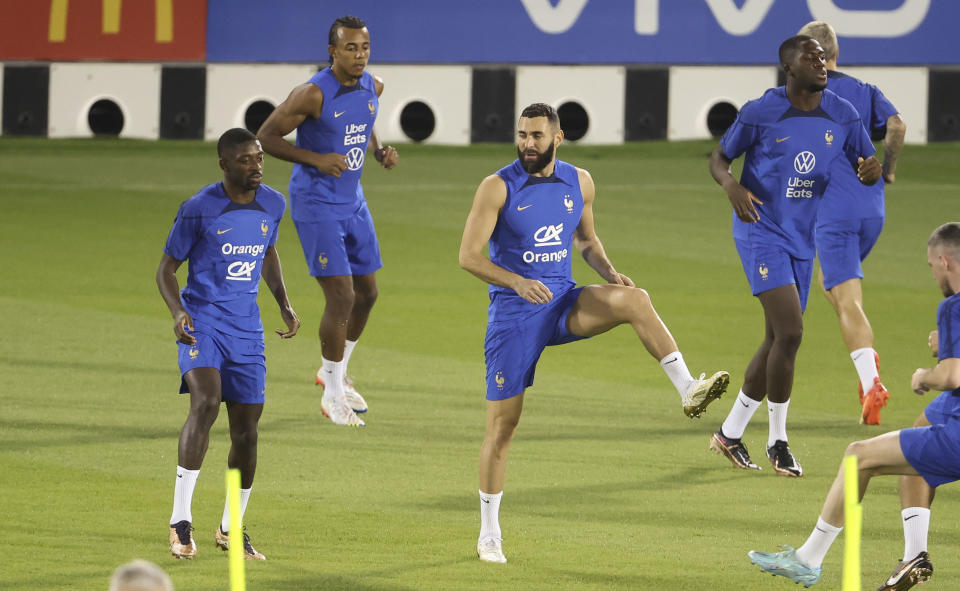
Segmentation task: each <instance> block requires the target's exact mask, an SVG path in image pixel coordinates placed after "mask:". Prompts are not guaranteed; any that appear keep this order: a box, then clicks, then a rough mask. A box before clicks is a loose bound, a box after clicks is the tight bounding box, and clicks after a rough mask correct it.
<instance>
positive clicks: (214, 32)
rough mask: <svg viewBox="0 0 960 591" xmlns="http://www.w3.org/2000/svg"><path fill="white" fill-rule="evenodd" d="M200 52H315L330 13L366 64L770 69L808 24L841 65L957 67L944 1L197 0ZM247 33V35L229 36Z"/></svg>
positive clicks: (298, 57) (214, 57)
mask: <svg viewBox="0 0 960 591" xmlns="http://www.w3.org/2000/svg"><path fill="white" fill-rule="evenodd" d="M208 6H209V13H208V24H207V59H208V60H209V61H223V62H244V61H268V62H313V63H321V62H325V61H326V59H327V33H328V30H329V27H330V24H331V23H332V22H333V20H334V19H335V18H337V17H339V16H343V15H347V14H352V15H355V16H359V17H361V18H363V19H364V20H365V21H366V22H367V24H368V27H369V29H370V32H371V38H372V49H373V54H372V59H373V61H374V62H394V63H521V64H523V63H531V64H533V63H539V64H551V63H556V64H583V63H592V64H606V63H610V64H766V65H771V64H775V63H776V61H777V48H778V47H779V45H780V43H781V42H782V41H783V40H784V39H786V38H787V37H790V36H791V35H794V34H796V32H797V30H798V29H799V28H800V27H801V26H803V25H804V24H805V23H807V22H808V21H811V20H824V21H827V22H829V23H830V24H832V25H833V26H834V27H835V28H836V30H837V33H838V35H839V37H840V46H841V62H842V63H843V64H847V65H853V64H951V63H960V49H958V46H957V45H956V44H955V43H952V42H951V40H952V38H953V37H954V36H955V32H954V30H955V28H956V23H958V22H960V2H958V1H956V0H484V1H482V2H467V1H464V0H406V1H402V0H394V1H391V2H384V1H383V0H350V1H343V0H323V1H316V0H276V1H274V2H263V1H262V0H208ZM251 29H252V30H254V31H255V35H253V36H251V35H245V34H242V33H241V32H244V31H250V30H251Z"/></svg>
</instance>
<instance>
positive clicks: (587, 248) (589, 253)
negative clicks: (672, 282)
mask: <svg viewBox="0 0 960 591" xmlns="http://www.w3.org/2000/svg"><path fill="white" fill-rule="evenodd" d="M577 178H578V179H579V180H580V193H581V194H582V195H583V213H581V214H580V223H579V224H577V228H576V230H574V232H573V245H574V246H575V247H576V248H577V251H578V252H579V253H580V254H581V255H582V256H583V259H584V260H585V261H587V264H588V265H590V267H591V268H592V269H593V270H594V271H596V272H597V274H598V275H600V276H601V277H603V279H604V280H605V281H606V282H607V283H613V284H615V285H626V286H628V287H635V285H634V284H633V281H632V280H631V279H630V278H629V277H627V276H626V275H623V274H621V273H618V272H617V270H616V269H615V268H614V267H613V263H611V262H610V259H609V258H608V257H607V253H606V251H605V250H604V249H603V243H602V242H600V237H599V236H597V232H596V230H595V228H594V225H593V200H594V198H595V197H596V186H595V185H594V184H593V177H591V176H590V173H589V172H587V171H586V170H584V169H582V168H578V169H577Z"/></svg>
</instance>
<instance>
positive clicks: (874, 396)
mask: <svg viewBox="0 0 960 591" xmlns="http://www.w3.org/2000/svg"><path fill="white" fill-rule="evenodd" d="M800 34H801V35H809V36H810V37H812V38H813V39H816V40H817V42H819V43H820V46H821V47H823V52H824V58H826V60H827V89H828V90H832V91H833V92H835V93H837V94H838V95H840V96H841V97H843V98H845V99H847V100H848V101H850V103H851V104H852V105H853V106H854V108H856V109H857V112H858V113H859V114H860V121H861V122H862V123H863V126H864V127H865V128H866V129H868V130H874V131H876V130H883V129H885V130H886V134H885V135H884V139H883V145H884V150H883V178H882V180H881V182H878V183H876V184H874V185H863V184H862V183H860V182H859V181H858V180H857V177H856V175H855V174H854V173H853V169H852V168H850V167H849V166H847V165H846V163H845V162H842V161H841V162H840V163H839V166H835V167H834V170H833V171H832V174H831V175H830V184H829V185H828V186H827V191H826V193H824V195H823V202H822V203H821V204H820V209H819V211H818V212H817V228H816V235H815V241H816V246H817V256H818V257H819V258H820V285H821V287H822V288H823V292H824V294H826V296H827V299H828V300H829V301H830V304H831V305H832V306H833V309H834V310H835V311H836V312H837V317H838V318H839V319H840V332H841V333H843V341H844V343H846V345H847V349H848V350H849V351H850V358H851V359H853V365H854V367H855V368H856V370H857V376H858V377H859V382H858V384H857V387H858V389H859V390H860V404H861V405H862V406H863V408H862V409H861V412H860V422H861V423H866V424H867V425H879V424H880V409H881V408H883V407H884V406H886V404H887V399H889V397H890V394H889V393H888V392H887V389H886V388H885V387H884V385H883V383H882V382H881V381H880V371H879V367H878V365H879V359H880V356H879V355H878V354H877V352H876V350H875V349H874V348H873V344H874V342H873V328H872V327H871V326H870V321H869V320H868V319H867V314H866V312H864V311H863V291H862V289H861V285H860V282H861V280H862V279H863V269H862V267H861V265H860V263H861V262H863V260H864V259H866V258H867V255H868V254H870V251H871V250H872V249H873V246H874V245H875V244H876V243H877V239H878V238H879V237H880V230H881V229H882V228H883V219H884V203H883V201H884V195H883V193H884V190H883V188H884V183H892V182H893V181H894V179H895V171H896V169H897V159H898V158H899V157H900V151H901V150H902V149H903V136H904V134H905V133H906V131H907V126H906V124H905V123H904V122H903V117H901V116H900V114H899V113H898V112H897V109H896V107H894V106H893V105H892V104H891V103H890V101H888V100H887V97H885V96H883V93H882V92H880V89H879V88H877V87H876V86H874V85H872V84H866V83H864V82H861V81H860V80H857V79H856V78H854V77H853V76H848V75H846V74H843V73H841V72H839V71H837V56H838V54H839V48H838V46H837V33H836V32H835V31H834V30H833V27H831V26H830V25H829V24H828V23H825V22H823V21H813V22H810V23H807V24H806V25H804V26H803V28H802V29H800Z"/></svg>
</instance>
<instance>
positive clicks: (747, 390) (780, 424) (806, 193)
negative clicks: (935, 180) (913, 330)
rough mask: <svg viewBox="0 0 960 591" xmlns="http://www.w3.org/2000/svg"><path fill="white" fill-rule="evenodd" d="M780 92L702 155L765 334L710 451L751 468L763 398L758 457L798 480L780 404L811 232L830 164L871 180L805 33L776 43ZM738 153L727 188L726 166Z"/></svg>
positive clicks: (806, 286) (795, 342) (799, 316)
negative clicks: (739, 162)
mask: <svg viewBox="0 0 960 591" xmlns="http://www.w3.org/2000/svg"><path fill="white" fill-rule="evenodd" d="M780 63H781V65H782V66H783V70H784V73H785V74H786V77H787V83H786V86H781V87H779V88H773V89H770V90H768V91H767V92H766V93H764V95H763V96H762V97H760V98H759V99H756V100H752V101H749V102H747V103H746V104H745V105H744V106H743V108H742V109H741V110H740V113H739V114H738V115H737V119H736V121H734V123H733V125H732V126H730V129H728V130H727V132H726V133H725V134H724V136H723V138H721V140H720V144H719V145H718V146H717V148H716V149H715V150H714V151H713V154H711V156H710V174H711V175H713V178H714V180H716V181H717V183H718V184H719V185H720V186H722V187H723V190H724V191H725V192H726V194H727V197H728V198H729V199H730V203H731V204H732V205H733V238H734V242H735V244H736V248H737V253H738V254H739V255H740V260H741V262H742V263H743V270H744V272H745V273H746V275H747V280H748V282H749V284H750V289H751V291H752V292H753V295H754V296H756V297H757V298H758V299H759V300H760V305H761V306H762V307H763V314H764V318H765V325H766V327H765V335H764V339H763V342H762V343H761V344H760V348H759V349H757V352H756V354H754V356H753V359H752V360H751V361H750V363H749V365H747V369H746V372H745V375H744V379H743V387H742V388H741V390H740V393H739V395H738V396H737V400H736V401H735V402H734V404H733V408H732V409H731V410H730V413H729V414H728V415H727V418H726V420H724V422H723V424H722V425H721V427H720V429H718V430H717V431H716V433H714V434H713V436H712V437H711V439H710V449H712V450H714V451H715V452H717V453H718V454H722V455H724V456H726V457H727V458H728V459H729V460H730V461H731V462H732V463H733V465H734V466H736V467H738V468H743V469H753V470H759V469H760V468H759V466H757V465H756V464H755V463H753V461H752V460H751V459H750V455H749V453H748V452H747V448H746V446H744V445H743V442H742V441H741V437H742V436H743V432H744V430H745V429H746V426H747V423H748V422H749V421H750V419H751V417H752V416H753V413H754V412H755V411H756V410H757V409H758V408H759V407H760V405H761V402H762V401H763V398H764V396H766V397H767V405H768V406H769V410H770V412H769V416H770V428H769V436H768V438H767V458H768V459H769V460H770V463H771V464H773V469H774V470H775V471H776V473H777V474H781V475H784V476H794V477H798V476H802V475H803V468H802V467H801V466H800V462H798V461H797V459H796V458H795V457H794V455H793V453H792V452H791V450H790V446H789V445H788V444H787V408H788V406H789V404H790V392H791V390H792V388H793V370H794V361H795V360H796V356H797V350H798V349H799V347H800V340H801V336H802V334H803V310H804V308H805V307H806V303H807V294H808V293H809V291H810V281H811V278H812V274H813V258H814V243H813V230H814V222H815V220H816V217H817V207H818V206H819V205H820V201H821V200H822V197H823V194H824V191H825V189H826V186H827V182H828V181H829V180H830V174H831V171H832V170H833V167H834V165H835V164H838V165H839V161H841V160H842V161H844V162H845V163H846V165H847V166H850V167H851V168H852V169H854V170H856V175H857V178H858V179H859V181H860V182H862V183H864V184H873V183H875V182H877V180H878V179H879V178H880V174H881V167H880V163H879V162H878V161H877V159H876V158H875V157H874V156H873V153H874V148H873V144H872V143H871V142H870V136H868V135H867V132H866V130H864V128H863V125H862V124H861V123H860V116H859V115H858V114H857V111H856V109H854V108H853V105H851V104H850V103H849V102H847V101H846V100H844V99H842V98H840V97H839V96H837V95H836V94H834V93H832V92H830V91H829V90H826V87H827V70H826V60H825V59H824V53H823V48H822V47H820V44H819V43H817V42H816V40H814V39H811V38H810V37H808V36H806V35H798V36H796V37H791V38H790V39H787V40H786V41H784V42H783V43H782V44H781V45H780ZM744 153H745V154H746V158H745V160H744V164H743V173H742V175H741V177H740V181H739V182H737V180H736V179H735V178H733V175H732V174H731V172H730V164H731V162H732V161H733V160H734V159H736V158H737V157H739V156H740V155H741V154H744Z"/></svg>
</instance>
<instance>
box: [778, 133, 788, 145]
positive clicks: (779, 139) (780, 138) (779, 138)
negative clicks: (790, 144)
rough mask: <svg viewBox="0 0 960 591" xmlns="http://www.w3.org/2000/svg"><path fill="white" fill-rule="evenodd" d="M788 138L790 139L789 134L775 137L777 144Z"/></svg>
mask: <svg viewBox="0 0 960 591" xmlns="http://www.w3.org/2000/svg"><path fill="white" fill-rule="evenodd" d="M788 139H790V136H789V135H788V136H787V137H778V138H777V143H778V144H779V143H780V142H785V141H787V140H788Z"/></svg>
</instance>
